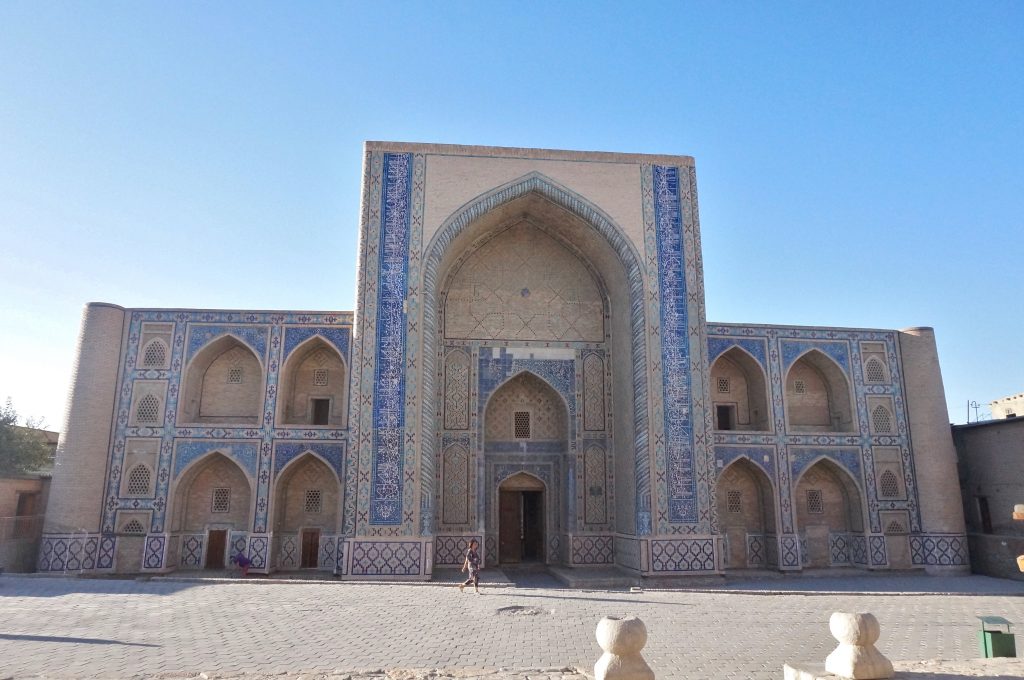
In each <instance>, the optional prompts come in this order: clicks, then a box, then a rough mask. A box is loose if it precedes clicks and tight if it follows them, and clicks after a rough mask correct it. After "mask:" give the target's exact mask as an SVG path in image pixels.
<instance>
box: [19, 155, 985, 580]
mask: <svg viewBox="0 0 1024 680" xmlns="http://www.w3.org/2000/svg"><path fill="white" fill-rule="evenodd" d="M846 236H849V235H846ZM839 242H840V241H836V243H839ZM843 243H844V244H845V246H844V247H853V245H855V244H856V239H855V238H854V239H852V240H851V239H849V238H848V239H847V240H846V241H844V242H843ZM190 247H191V246H190ZM201 247H215V244H214V243H213V241H212V240H211V239H209V238H208V239H207V240H206V241H205V242H204V243H203V244H201ZM185 253H186V251H185V250H180V251H177V252H173V253H169V254H167V255H161V257H160V258H159V259H158V260H154V262H158V263H159V264H160V265H161V266H162V265H163V264H167V263H169V262H172V261H173V260H174V258H176V257H182V256H183V255H184V254H185ZM784 264H786V263H780V266H783V265H784ZM309 266H310V267H331V266H333V260H332V255H331V253H330V252H327V251H323V250H322V249H321V250H320V251H318V252H315V253H314V252H310V255H309ZM352 274H354V275H355V276H356V279H357V290H358V293H357V296H358V297H357V302H356V309H355V312H354V313H353V312H350V311H320V312H312V311H299V310H291V311H260V310H196V309H184V308H183V309H125V308H123V307H119V306H117V305H113V304H106V303H93V304H90V305H89V306H88V307H87V308H86V310H85V315H84V318H83V323H82V332H81V336H80V339H79V350H78V352H79V356H78V361H77V362H76V373H75V375H74V376H73V381H72V384H73V386H72V391H71V396H70V402H69V409H68V420H67V426H66V428H65V435H64V436H63V437H62V439H61V447H60V451H59V453H58V460H59V462H60V464H59V465H58V466H57V468H56V471H55V474H54V493H53V500H52V502H51V503H50V505H49V507H48V510H47V517H46V528H45V535H44V538H43V544H42V548H41V550H40V555H39V569H40V570H41V571H62V570H64V569H66V568H67V565H68V563H69V561H73V562H74V564H76V565H77V564H88V565H91V567H90V568H91V569H94V570H96V571H115V572H126V573H132V572H138V571H142V572H144V573H162V572H167V571H171V570H175V569H196V568H204V567H209V568H223V567H224V565H225V561H226V559H228V557H229V556H230V555H232V554H235V553H239V552H245V553H247V554H248V555H249V557H250V559H251V560H252V565H253V567H252V568H253V570H254V571H257V572H264V573H265V572H270V571H274V570H295V569H304V568H305V569H321V570H326V571H336V572H337V573H338V574H339V575H340V576H341V577H342V578H355V579H373V578H381V577H388V578H391V577H394V576H401V577H403V578H415V579H428V578H430V577H431V574H432V571H433V569H434V567H435V566H438V567H455V566H458V565H459V564H460V563H461V562H462V556H463V550H464V549H465V545H466V544H467V542H468V541H470V540H471V539H476V540H478V541H480V543H481V545H482V546H483V552H484V559H485V560H486V562H487V563H488V564H490V565H514V564H517V563H519V562H526V561H532V562H536V563H540V564H551V565H558V566H562V567H579V566H590V565H617V566H619V567H621V568H622V569H625V570H628V571H630V572H632V573H634V574H642V575H645V576H662V575H666V576H672V575H683V574H690V575H707V574H720V573H722V572H723V571H724V570H726V569H734V568H740V569H747V568H763V569H772V570H781V571H800V570H802V569H805V568H810V569H817V568H829V567H849V566H853V567H859V568H863V569H909V568H917V569H922V570H927V571H929V572H940V573H948V572H950V571H966V570H967V569H968V564H969V560H968V555H967V540H966V534H965V533H964V524H963V515H962V511H961V507H960V505H959V504H958V503H956V502H955V499H956V498H957V497H958V494H959V487H958V483H957V472H956V453H955V451H954V448H953V441H952V437H951V436H950V431H949V421H948V419H947V413H948V412H947V409H946V400H945V394H944V392H943V386H942V376H941V373H940V371H939V361H938V354H937V350H936V344H935V335H934V333H933V331H932V329H931V328H925V327H917V328H909V329H906V330H903V331H897V330H885V329H873V328H859V329H851V328H834V327H821V326H814V327H797V326H768V325H760V324H743V323H740V324H736V323H715V322H709V321H707V320H706V319H705V308H704V278H703V262H702V259H701V246H700V225H699V220H698V210H697V184H696V170H695V168H694V161H693V158H690V157H688V156H655V155H639V154H616V153H600V152H578V151H551V150H544V149H503V148H493V147H465V146H448V145H430V144H403V143H390V142H371V143H368V144H367V147H366V151H365V156H364V165H363V193H362V220H361V226H360V236H359V252H358V268H357V270H356V271H355V272H339V275H352ZM736 275H737V276H742V275H743V274H742V273H737V274H736ZM865 275H866V276H867V273H865ZM259 276H260V273H259V272H258V271H253V272H251V274H250V275H249V276H247V278H245V279H244V280H239V281H238V282H237V284H236V285H238V286H247V287H252V286H257V285H259V281H260V278H259ZM748 285H750V286H764V285H768V284H767V282H765V281H761V280H750V281H748ZM808 285H816V286H821V285H828V282H826V281H809V282H808ZM893 292H894V294H895V293H896V292H897V289H895V288H894V289H893ZM778 304H779V305H781V306H782V307H783V308H784V306H785V300H778ZM950 499H954V500H953V502H950Z"/></svg>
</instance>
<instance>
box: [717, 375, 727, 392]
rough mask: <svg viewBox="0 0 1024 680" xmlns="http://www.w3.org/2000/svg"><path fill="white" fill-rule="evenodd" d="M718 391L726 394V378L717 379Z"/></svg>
mask: <svg viewBox="0 0 1024 680" xmlns="http://www.w3.org/2000/svg"><path fill="white" fill-rule="evenodd" d="M718 391H719V392H721V393H723V394H728V392H729V379H728V378H719V379H718Z"/></svg>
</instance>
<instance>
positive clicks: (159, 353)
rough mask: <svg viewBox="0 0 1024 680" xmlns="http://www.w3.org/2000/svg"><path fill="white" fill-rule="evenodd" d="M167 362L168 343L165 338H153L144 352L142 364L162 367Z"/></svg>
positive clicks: (148, 366) (147, 366)
mask: <svg viewBox="0 0 1024 680" xmlns="http://www.w3.org/2000/svg"><path fill="white" fill-rule="evenodd" d="M166 363H167V345H165V344H164V342H163V340H159V339H157V340H152V341H150V343H149V344H148V345H146V349H145V350H143V352H142V365H143V366H145V367H146V368H160V367H162V366H163V365H165V364H166Z"/></svg>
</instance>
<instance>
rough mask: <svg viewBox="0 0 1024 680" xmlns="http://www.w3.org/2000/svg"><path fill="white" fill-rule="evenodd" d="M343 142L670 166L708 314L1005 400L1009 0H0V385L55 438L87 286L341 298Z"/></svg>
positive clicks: (1015, 359)
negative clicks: (691, 182)
mask: <svg viewBox="0 0 1024 680" xmlns="http://www.w3.org/2000/svg"><path fill="white" fill-rule="evenodd" d="M368 139H373V140H399V141H417V142H444V143H456V144H487V145H498V146H526V147H549V148H566V149H583V150H603V151H624V152H647V153H667V154H687V155H692V156H694V157H696V160H697V178H698V190H699V195H700V211H701V225H702V230H703V243H704V264H705V277H706V288H707V309H708V319H709V320H712V321H723V322H751V323H779V324H806V325H837V326H854V327H872V328H903V327H906V326H916V325H929V326H934V327H935V329H936V333H937V336H938V342H939V353H940V358H941V360H942V368H943V374H944V377H945V382H946V392H947V397H948V400H949V406H950V417H951V419H952V420H954V421H956V422H962V421H964V420H965V418H966V417H967V402H968V401H969V400H976V401H978V402H980V403H981V404H982V405H983V406H984V405H986V404H987V402H988V401H989V400H991V399H993V398H997V397H1001V396H1007V395H1009V394H1013V393H1017V392H1024V361H1022V360H1021V346H1022V339H1024V313H1022V311H1021V308H1020V305H1021V302H1020V301H1019V300H1020V297H1021V293H1022V291H1024V283H1022V277H1021V274H1022V256H1024V228H1022V227H1024V224H1022V222H1024V217H1022V216H1024V163H1022V159H1024V3H1022V2H970V3H963V4H956V3H949V2H926V3H913V2H901V3H881V2H869V3H864V2H856V3H854V2H846V3H841V2H829V3H820V2H785V3H758V4H753V3H742V2H735V3H717V2H716V3H680V2H672V3H644V2H636V3H634V2H620V3H607V2H586V3H584V2H557V3H551V2H544V3H541V2H537V3H533V2H515V3H507V2H505V3H484V2H472V3H468V2H466V3H459V2H431V3H425V2H421V3H378V2H359V3H316V2H303V3H286V2H278V3H272V4H270V3H261V2H245V3H241V2H238V3H209V2H202V3H188V2H174V3H161V4H157V3H137V2H125V3H112V2H89V3H85V2H69V3H59V2H45V3H43V2H34V1H31V2H15V1H13V0H5V1H4V2H0V291H2V303H0V304H2V310H0V311H2V313H0V399H2V398H4V397H5V396H7V395H9V396H10V397H11V398H12V399H13V400H14V404H15V406H16V408H17V409H18V411H19V412H20V413H21V414H22V415H23V416H36V417H43V418H45V419H46V422H47V424H48V425H49V426H50V428H51V429H59V428H60V427H61V426H62V424H63V423H62V420H63V410H64V403H65V399H66V392H67V385H68V380H69V376H70V373H71V369H72V364H73V361H74V346H75V340H76V336H77V332H78V324H79V320H80V313H81V308H82V305H83V304H84V303H85V302H87V301H90V300H98V301H106V302H112V303H116V304H119V305H123V306H127V307H165V306H166V307H214V308H242V309H319V310H347V309H352V308H353V307H354V304H355V303H354V300H355V292H354V285H355V249H356V238H357V228H358V214H359V210H358V203H359V186H360V181H359V175H360V171H361V146H362V142H363V141H364V140H368ZM984 410H986V409H983V411H984ZM972 420H973V414H972Z"/></svg>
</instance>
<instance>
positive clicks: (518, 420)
mask: <svg viewBox="0 0 1024 680" xmlns="http://www.w3.org/2000/svg"><path fill="white" fill-rule="evenodd" d="M513 426H514V431H515V438H516V439H529V438H530V412H529V411H516V412H515V414H514V415H513Z"/></svg>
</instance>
